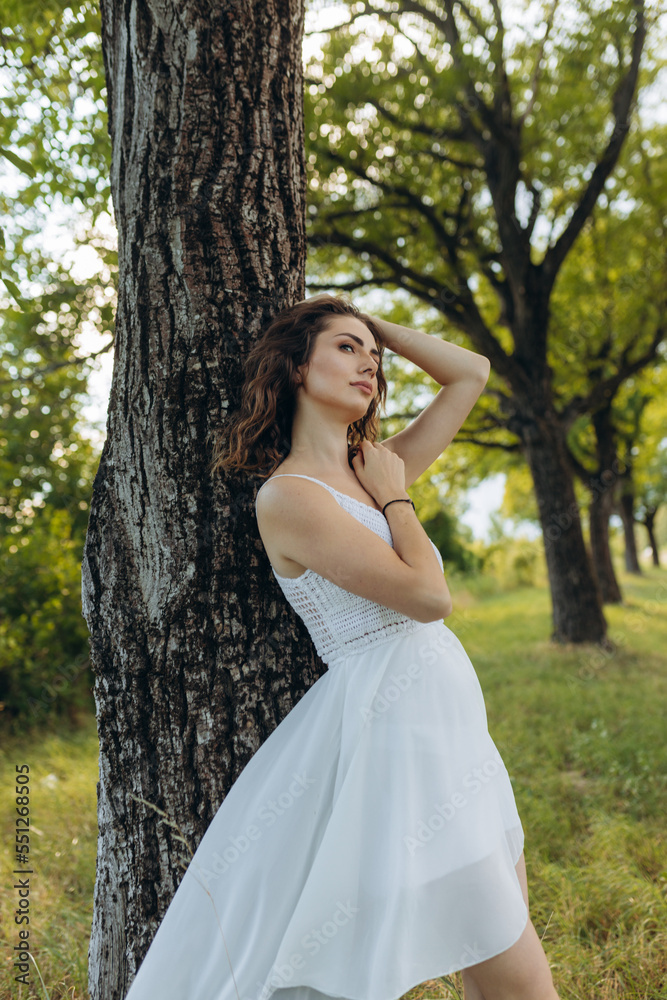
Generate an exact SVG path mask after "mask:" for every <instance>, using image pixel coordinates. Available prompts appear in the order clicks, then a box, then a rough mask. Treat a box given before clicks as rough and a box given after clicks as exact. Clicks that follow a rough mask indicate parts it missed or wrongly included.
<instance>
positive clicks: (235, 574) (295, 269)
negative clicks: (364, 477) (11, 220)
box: [82, 0, 323, 1000]
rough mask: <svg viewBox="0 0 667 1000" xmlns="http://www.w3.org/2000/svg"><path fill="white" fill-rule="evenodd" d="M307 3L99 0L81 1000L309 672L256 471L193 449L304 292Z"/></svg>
mask: <svg viewBox="0 0 667 1000" xmlns="http://www.w3.org/2000/svg"><path fill="white" fill-rule="evenodd" d="M303 15H304V12H303V3H302V0H283V2H281V3H278V2H272V0H269V2H267V0H250V2H248V3H246V4H244V5H243V7H242V8H241V7H240V6H239V5H238V4H235V3H232V2H223V3H203V4H202V3H194V2H193V0H180V2H178V3H175V2H172V0H166V2H161V3H157V2H153V0H148V2H146V3H142V4H135V3H133V2H131V0H103V2H102V39H103V51H104V63H105V70H106V78H107V87H108V106H109V129H110V133H111V139H112V166H111V187H112V194H113V204H114V209H115V215H116V223H117V227H118V270H119V288H118V310H117V317H116V331H115V356H114V369H113V382H112V388H111V395H110V400H109V414H108V424H107V439H106V443H105V446H104V450H103V454H102V457H101V461H100V465H99V469H98V472H97V476H96V478H95V484H94V493H93V499H92V507H91V513H90V520H89V526H88V535H87V541H86V547H85V555H84V560H83V567H82V576H83V607H84V614H85V617H86V620H87V623H88V626H89V629H90V646H91V655H92V660H93V665H94V669H95V673H96V683H95V697H96V702H97V714H98V728H99V737H100V781H99V786H98V818H99V831H100V832H99V853H98V860H97V879H96V885H95V905H94V919H93V930H92V938H91V944H90V956H89V981H90V992H91V996H92V997H93V998H94V1000H98V998H102V997H103V998H104V1000H111V998H117V997H121V996H123V995H124V992H125V990H126V987H127V985H128V983H129V980H130V979H131V978H132V977H133V974H134V972H135V970H136V969H137V967H138V965H139V963H140V962H141V960H142V958H143V956H144V954H145V952H146V950H147V948H148V946H149V944H150V942H151V940H152V937H153V935H154V932H155V930H156V927H157V925H158V923H159V921H160V920H161V918H162V916H163V915H164V912H165V910H166V908H167V906H168V904H169V902H170V899H171V898H172V896H173V893H174V892H175V890H176V888H177V885H178V883H179V881H180V877H181V876H182V872H179V864H181V865H184V864H185V863H186V862H187V861H188V859H189V850H188V847H189V849H190V850H193V851H194V849H195V848H196V846H197V844H198V842H199V840H200V839H201V836H202V835H203V833H204V831H205V830H206V828H207V826H208V825H209V823H210V821H211V819H212V817H213V815H214V814H215V812H216V810H217V808H218V806H219V805H220V803H221V801H222V799H223V798H224V796H225V794H226V792H227V790H228V789H229V787H230V785H231V784H232V783H233V782H234V780H235V779H236V778H237V777H238V775H239V773H240V772H241V771H242V769H243V768H244V766H245V765H246V764H247V763H248V761H249V760H250V758H251V757H252V755H253V754H254V752H255V751H256V750H257V749H258V747H259V746H260V745H261V743H262V742H263V741H264V740H265V739H266V737H267V736H268V735H269V733H270V732H271V731H272V730H273V729H274V728H275V726H276V725H277V724H278V723H279V722H280V721H281V719H282V718H283V717H284V716H285V715H286V714H287V712H288V711H289V710H290V708H291V707H292V706H293V704H294V703H295V702H296V701H297V700H298V699H299V698H300V697H301V696H302V695H303V694H304V692H305V691H306V690H307V689H308V687H309V686H310V685H311V684H312V683H313V681H314V680H315V679H316V678H317V677H318V676H319V675H320V674H321V673H322V671H323V665H322V664H321V663H320V662H319V661H318V660H317V658H316V655H315V653H314V651H313V649H312V645H311V643H310V642H308V641H307V633H306V631H305V628H303V626H302V625H301V624H300V623H299V622H298V621H297V620H296V618H295V616H294V615H293V614H292V612H291V611H290V610H289V609H288V608H287V607H286V605H285V603H284V601H282V600H278V599H277V586H276V584H275V582H274V581H273V580H272V577H271V574H270V573H269V571H268V570H269V566H268V562H267V560H266V558H265V556H264V555H263V553H262V548H261V543H260V540H259V535H258V532H257V527H256V522H255V518H254V508H253V500H254V495H255V490H256V487H257V485H258V484H257V481H256V480H253V479H248V478H247V477H243V476H240V477H231V476H220V475H219V474H218V475H215V476H213V477H212V476H211V475H210V474H209V473H208V471H207V469H208V463H209V461H210V459H211V454H212V448H213V443H214V438H215V436H216V434H217V433H218V432H219V431H220V429H221V427H222V425H223V423H224V418H225V413H226V411H227V410H228V409H230V408H231V409H233V408H235V407H236V406H237V405H238V404H239V402H240V398H239V393H240V386H241V384H242V381H243V371H244V358H245V356H246V354H247V352H248V350H249V348H250V346H251V345H252V343H253V342H254V340H255V338H256V336H257V335H258V334H259V332H260V330H261V329H262V328H263V327H264V326H265V325H266V323H267V322H268V321H269V320H270V319H271V318H272V317H273V316H274V315H275V313H276V312H278V311H279V310H280V309H282V308H284V307H286V306H288V305H290V304H291V303H292V302H294V301H296V300H299V299H302V298H303V297H304V287H305V283H304V265H305V204H304V201H305V169H304V160H303V97H302V92H303V91H302V88H303V84H302V68H301V36H302V29H303ZM304 640H306V641H304ZM158 810H160V812H159V811H158ZM163 819H164V822H163ZM176 829H178V830H179V831H180V833H179V834H177V833H176ZM181 836H182V837H183V840H184V841H185V842H186V843H187V845H188V847H186V846H185V844H184V843H183V840H181V839H180V837H181Z"/></svg>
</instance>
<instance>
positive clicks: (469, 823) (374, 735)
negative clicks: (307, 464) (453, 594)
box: [126, 476, 528, 1000]
mask: <svg viewBox="0 0 667 1000" xmlns="http://www.w3.org/2000/svg"><path fill="white" fill-rule="evenodd" d="M274 478H277V477H274ZM298 478H305V479H312V478H313V477H311V476H301V477H298ZM313 481H314V482H319V480H313ZM320 485H321V486H323V487H325V488H326V489H327V490H328V491H329V492H330V493H331V494H332V495H333V496H334V497H335V499H336V500H337V502H338V503H339V504H340V505H341V506H342V507H343V508H344V510H346V511H347V512H348V513H349V514H350V515H351V516H352V517H354V518H356V519H357V520H358V521H360V522H361V523H362V524H364V525H366V527H368V528H369V529H370V530H371V531H374V532H375V533H376V534H378V535H379V536H380V537H381V538H383V539H384V540H385V541H386V542H387V544H388V545H392V544H393V543H392V536H391V531H390V529H389V525H388V523H387V520H386V518H385V517H384V515H383V514H382V513H381V511H379V510H377V509H375V508H374V507H371V506H370V505H367V504H365V503H364V502H363V501H360V500H357V499H355V498H354V497H350V496H347V494H344V493H340V492H339V491H338V490H335V489H334V488H333V487H331V486H329V485H328V484H326V483H320ZM432 544H433V543H432ZM434 549H435V551H436V553H437V551H438V550H437V549H436V548H435V546H434ZM438 559H440V556H439V553H438ZM440 563H441V565H442V560H441V559H440ZM274 575H275V577H276V579H277V581H278V584H279V585H280V587H281V589H282V590H283V592H284V594H285V597H286V598H287V600H288V601H289V603H290V604H291V605H292V607H293V608H294V609H295V611H296V612H297V613H298V614H299V615H300V616H301V618H302V619H303V621H304V622H305V624H306V626H307V628H308V630H309V632H310V635H311V636H312V639H313V642H314V644H315V647H316V649H317V651H318V653H319V655H320V656H321V657H322V659H323V660H324V662H325V663H326V664H327V668H328V669H327V672H326V673H325V674H323V675H322V676H321V677H320V678H319V679H318V680H317V681H316V682H315V683H314V684H313V685H312V687H311V688H309V690H308V691H307V692H306V694H305V695H304V696H303V698H302V699H301V700H300V701H299V702H298V703H297V704H296V705H295V706H294V708H293V709H292V710H291V712H290V713H289V714H288V715H287V716H286V717H285V719H283V721H282V722H281V723H280V725H279V726H278V727H277V728H276V729H275V730H274V731H273V732H272V733H271V735H270V736H269V737H268V739H267V740H266V741H265V742H264V743H263V744H262V746H261V747H260V748H259V750H258V751H257V752H256V753H255V755H254V756H253V758H252V759H251V760H250V761H249V763H248V764H247V765H246V767H245V768H244V770H243V771H242V773H241V774H240V775H239V777H238V778H237V780H236V782H235V783H234V785H233V786H232V787H231V789H230V790H229V792H228V793H227V796H226V798H225V799H224V801H223V802H222V805H221V806H220V808H219V809H218V811H217V813H216V815H215V817H214V818H213V820H212V822H211V824H210V826H209V828H208V830H207V831H206V833H205V835H204V837H203V839H202V841H201V843H200V844H199V847H198V848H197V851H196V852H195V855H194V857H193V859H192V861H191V862H190V865H189V867H188V869H187V871H186V873H185V875H184V876H183V879H182V881H181V883H180V885H179V887H178V889H177V891H176V894H175V895H174V898H173V899H172V902H171V904H170V906H169V908H168V910H167V912H166V914H165V916H164V919H163V921H162V923H161V924H160V926H159V928H158V930H157V933H156V935H155V938H154V939H153V942H152V944H151V946H150V948H149V950H148V952H147V954H146V956H145V958H144V961H143V963H142V964H141V966H140V968H139V970H138V972H137V975H136V976H135V979H134V981H133V983H132V985H131V987H130V990H129V992H128V993H127V997H126V1000H157V998H160V1000H268V998H269V997H270V996H271V995H272V994H274V993H275V994H276V998H277V1000H329V998H331V997H333V998H340V1000H343V998H345V1000H397V998H398V997H401V996H402V995H403V994H404V993H406V992H407V991H408V990H409V989H411V988H412V987H414V986H416V985H418V984H420V983H422V982H424V981H425V980H427V979H433V978H436V977H438V976H444V975H447V974H448V973H451V972H454V971H457V970H460V969H463V968H466V967H467V966H470V965H474V964H476V963H477V962H480V961H482V960H484V959H487V958H491V957H492V956H494V955H497V954H499V953H500V952H502V951H504V950H505V949H507V948H509V947H510V946H511V945H512V944H514V942H515V941H517V939H518V938H519V937H520V935H521V933H522V931H523V930H524V927H525V926H526V921H527V918H528V914H527V911H526V907H525V904H524V901H523V896H522V892H521V887H520V884H519V880H518V878H517V875H516V871H515V865H516V862H517V861H518V859H519V857H520V855H521V852H522V849H523V831H522V827H521V822H520V819H519V816H518V814H517V810H516V806H515V802H514V795H513V792H512V786H511V784H510V780H509V777H508V774H507V771H506V769H505V767H504V765H503V762H502V760H501V758H500V755H499V753H498V751H497V749H496V747H495V745H494V743H493V741H492V740H491V737H490V736H489V733H488V729H487V719H486V711H485V707H484V700H483V697H482V692H481V689H480V686H479V682H478V679H477V676H476V674H475V671H474V669H473V666H472V664H471V662H470V660H469V659H468V656H467V655H466V653H465V651H464V649H463V647H462V645H461V643H460V642H459V640H458V639H457V638H456V636H455V635H454V634H453V632H451V631H450V629H449V628H447V626H446V625H445V624H444V623H443V622H442V621H440V620H438V621H434V622H429V623H423V622H418V621H415V620H414V619H411V618H405V617H404V616H402V615H400V614H399V613H397V612H395V611H392V610H391V609H389V608H386V607H384V606H382V605H379V604H375V603H374V602H373V601H369V600H365V599H363V598H360V597H357V596H355V595H354V594H351V593H349V592H348V591H345V590H343V589H341V588H340V587H337V586H336V585H335V584H333V583H332V582H331V581H329V580H327V579H325V578H324V577H322V576H319V575H318V574H317V573H314V572H312V571H311V570H306V571H305V572H304V573H303V574H302V575H301V576H299V577H296V578H295V579H292V578H289V579H288V578H286V577H281V576H279V575H278V574H277V573H275V570H274Z"/></svg>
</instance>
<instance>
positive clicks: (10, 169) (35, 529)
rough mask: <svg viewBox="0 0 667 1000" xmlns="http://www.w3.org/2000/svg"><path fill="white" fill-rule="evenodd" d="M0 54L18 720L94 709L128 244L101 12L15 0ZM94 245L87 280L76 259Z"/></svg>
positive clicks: (3, 654)
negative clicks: (95, 546) (87, 539)
mask: <svg viewBox="0 0 667 1000" xmlns="http://www.w3.org/2000/svg"><path fill="white" fill-rule="evenodd" d="M0 62H1V65H2V76H1V79H0V87H1V88H2V100H3V113H2V116H1V117H0V173H1V174H2V183H0V236H1V239H0V279H1V280H0V317H1V320H2V322H1V324H0V412H1V414H2V432H1V434H0V513H1V514H2V516H1V517H0V559H1V560H2V579H3V593H2V596H1V597H0V603H1V605H2V607H1V610H2V616H1V617H2V624H1V625H0V703H1V704H2V708H3V711H2V716H1V722H2V725H3V727H5V728H6V727H10V728H13V729H16V728H18V727H19V726H20V727H26V726H30V725H33V724H40V725H43V723H44V720H45V718H46V717H47V716H48V715H52V714H60V713H63V712H72V711H74V710H75V709H76V707H84V706H87V707H88V708H90V707H91V706H92V683H93V676H92V673H91V671H90V664H89V657H88V638H87V630H86V627H85V622H84V621H83V619H82V617H81V601H80V593H81V581H80V576H81V574H80V560H81V550H82V548H83V542H84V536H85V531H86V524H87V520H88V501H89V497H90V486H91V482H92V478H93V475H94V470H95V467H96V464H97V461H98V458H99V453H98V452H97V451H96V448H95V446H94V445H93V444H92V443H91V440H90V437H89V436H88V434H87V433H86V430H87V428H86V427H85V425H86V423H87V421H86V420H85V418H84V406H85V404H86V403H87V402H88V398H87V388H88V381H89V378H90V376H91V373H92V372H94V371H95V370H96V369H98V368H99V365H100V359H101V356H102V355H103V354H104V353H106V352H107V351H109V350H110V348H111V346H112V319H113V306H114V298H115V289H114V284H113V281H114V275H115V248H114V246H113V243H111V244H110V242H109V239H108V236H107V235H106V234H105V233H104V232H102V231H98V229H97V223H98V221H99V220H100V218H101V217H102V216H103V215H104V212H105V209H106V208H107V207H108V198H109V182H108V178H106V177H105V175H106V173H107V161H108V149H109V141H108V135H107V133H106V120H105V115H104V113H103V112H104V109H105V107H106V104H105V101H104V98H103V96H102V94H101V90H102V88H103V86H104V74H103V67H102V58H101V45H100V41H99V13H98V11H97V10H96V9H95V7H94V5H93V4H90V3H83V2H77V0H75V2H73V3H65V2H62V0H60V2H55V3H53V4H50V5H49V6H48V8H47V7H45V6H44V5H43V4H41V3H33V2H31V0H28V2H27V3H20V4H19V3H15V2H13V0H8V3H6V4H4V5H3V24H2V26H0ZM73 218H74V219H75V220H76V221H75V223H72V221H71V220H72V219H73ZM58 222H60V223H62V225H61V226H60V228H58V226H57V223H58ZM67 223H70V225H71V227H72V229H76V231H77V235H78V240H77V237H74V236H70V235H69V234H68V233H67V231H66V224H67ZM60 233H63V235H64V239H62V238H58V239H56V238H55V236H56V234H58V236H60ZM82 245H85V247H86V251H87V258H88V270H89V273H90V275H91V276H90V277H86V278H83V277H81V275H80V274H79V273H77V270H76V267H75V266H74V260H73V258H70V259H69V260H68V259H67V252H69V251H70V250H75V249H76V247H77V246H82ZM63 246H64V251H65V252H64V251H63ZM91 331H96V333H97V339H98V341H102V346H101V347H100V348H99V349H96V350H95V351H92V352H91V350H90V348H86V347H85V346H84V343H85V342H87V340H88V338H89V335H90V333H91ZM105 339H106V343H104V341H105Z"/></svg>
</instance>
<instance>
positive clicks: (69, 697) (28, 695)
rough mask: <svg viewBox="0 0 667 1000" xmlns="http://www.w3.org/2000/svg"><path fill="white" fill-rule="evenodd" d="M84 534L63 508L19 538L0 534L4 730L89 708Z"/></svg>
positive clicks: (38, 520) (1, 718) (42, 517)
mask: <svg viewBox="0 0 667 1000" xmlns="http://www.w3.org/2000/svg"><path fill="white" fill-rule="evenodd" d="M81 550H82V541H81V537H80V536H79V537H77V535H76V534H75V533H73V524H72V519H71V517H70V515H69V512H68V511H67V510H50V509H49V510H47V511H42V512H40V513H39V514H38V515H37V516H36V517H35V519H34V522H33V524H32V527H31V530H30V531H29V532H25V533H23V534H22V535H21V536H20V537H18V538H16V539H15V538H13V537H12V536H11V535H8V536H5V537H3V538H0V567H1V570H2V574H1V575H2V579H3V590H2V593H1V594H0V705H1V707H2V715H1V716H0V725H2V728H3V729H5V730H6V729H12V730H13V731H16V730H17V729H19V728H20V727H24V726H26V725H31V724H34V723H35V722H37V721H39V720H42V721H43V720H44V719H46V718H47V717H48V716H58V715H63V714H70V713H71V712H72V711H76V710H77V709H81V708H84V709H87V710H90V709H91V708H92V707H93V700H92V694H91V690H92V684H93V674H92V670H91V667H90V662H89V656H88V630H87V627H86V623H85V620H84V618H83V616H82V614H81Z"/></svg>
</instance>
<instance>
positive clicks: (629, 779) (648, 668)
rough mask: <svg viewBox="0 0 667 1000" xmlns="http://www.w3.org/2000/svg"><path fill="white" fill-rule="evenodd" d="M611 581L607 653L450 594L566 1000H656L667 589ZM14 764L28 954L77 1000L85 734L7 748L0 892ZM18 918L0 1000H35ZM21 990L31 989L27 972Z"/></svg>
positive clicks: (10, 897) (453, 992)
mask: <svg viewBox="0 0 667 1000" xmlns="http://www.w3.org/2000/svg"><path fill="white" fill-rule="evenodd" d="M619 576H620V580H621V586H622V589H623V592H624V595H625V604H624V605H622V606H618V607H608V608H606V609H605V614H606V616H607V620H608V622H609V636H610V638H611V640H612V642H613V643H614V649H613V650H608V651H602V650H597V649H595V648H593V647H590V646H587V647H577V646H554V645H552V644H551V643H550V642H549V640H548V635H549V633H550V603H549V596H548V593H547V591H546V590H545V589H539V588H531V589H528V588H526V589H523V590H515V591H512V592H510V593H505V594H494V595H487V596H485V597H475V596H474V595H470V594H468V595H467V597H466V595H464V594H461V595H460V599H459V600H458V601H457V594H456V593H455V594H454V601H455V606H456V608H457V610H456V611H455V612H454V614H453V615H452V616H451V617H450V618H449V619H448V620H447V624H448V625H449V626H450V627H451V628H452V629H453V631H455V632H456V633H457V634H458V635H459V637H460V638H461V640H462V642H463V644H464V646H465V648H466V650H467V651H468V653H469V655H470V658H471V660H472V662H473V663H474V664H475V667H476V670H477V672H478V675H479V677H480V680H481V683H482V687H483V690H484V693H485V699H486V704H487V711H488V718H489V728H490V730H491V734H492V736H493V738H494V740H495V742H496V744H497V745H498V747H499V749H500V750H501V753H502V755H503V758H504V760H505V762H506V764H507V766H508V769H509V772H510V775H511V777H512V781H513V785H514V789H515V794H516V798H517V804H518V807H519V812H520V814H521V817H522V821H523V824H524V829H525V832H526V862H527V868H528V880H529V886H530V894H531V914H532V918H533V922H534V923H535V926H536V928H537V931H538V933H539V934H540V935H544V937H543V941H544V947H545V951H546V953H547V957H548V959H549V962H550V963H551V966H552V969H553V973H554V980H555V982H556V985H557V989H558V991H559V993H560V996H561V998H562V1000H612V998H614V1000H616V998H618V1000H620V998H623V1000H658V998H667V898H666V897H667V830H666V828H665V822H664V817H665V815H666V814H667V741H666V740H665V722H664V719H665V705H666V704H667V657H666V656H665V650H667V614H666V611H667V572H665V571H664V570H658V569H653V568H650V569H647V570H646V572H645V575H644V576H643V577H640V578H634V577H632V576H629V575H626V574H623V573H620V574H619ZM24 761H26V762H27V763H28V764H29V765H30V769H31V780H32V796H31V810H32V812H31V815H32V822H33V824H34V826H33V831H32V833H31V850H32V861H33V865H32V867H33V868H34V871H35V874H34V875H33V876H32V880H33V881H32V883H31V897H30V899H31V924H30V928H31V938H30V940H31V946H32V949H33V954H34V956H35V959H36V961H37V964H38V966H39V969H40V971H41V973H42V976H43V977H44V981H45V984H46V987H47V989H48V993H49V997H50V1000H60V998H61V997H69V998H71V1000H84V998H87V997H88V994H87V991H86V964H87V949H88V937H89V934H90V924H91V919H92V892H93V884H94V873H95V850H96V820H95V800H96V781H97V737H96V730H95V723H94V720H93V719H90V718H84V719H82V720H81V722H80V725H79V726H78V727H77V728H75V729H71V728H70V729H67V730H65V729H62V730H60V731H58V730H57V729H56V730H54V731H52V732H50V733H46V734H45V733H32V734H26V735H25V736H24V738H23V739H21V740H15V741H13V742H9V741H8V742H7V743H6V745H5V746H4V747H3V750H2V754H1V755H0V769H1V771H2V778H3V781H2V791H1V792H0V796H1V801H2V818H3V852H2V855H1V858H2V869H3V871H2V877H3V885H5V886H7V885H9V886H11V885H12V881H10V880H11V879H12V876H11V874H10V873H11V872H12V870H13V867H14V865H13V856H12V855H11V854H10V845H11V844H12V843H13V833H14V828H13V823H14V813H13V808H14V803H13V779H14V770H13V769H14V765H15V764H16V763H22V762H24ZM50 775H52V776H54V777H49V776H50ZM10 838H11V839H10ZM15 905H16V897H15V893H14V892H13V891H12V892H9V893H5V894H4V896H3V899H2V903H1V904H0V916H1V919H2V929H3V937H4V940H5V944H3V968H2V973H1V976H2V978H1V979H0V998H1V1000H5V998H9V997H12V998H20V1000H31V998H33V997H35V998H36V997H40V998H43V997H44V996H45V993H44V992H43V991H42V990H37V988H36V986H35V985H33V986H32V987H30V988H27V987H17V984H15V983H13V982H12V976H13V973H12V971H11V968H12V967H11V955H9V953H10V951H11V947H12V946H13V944H14V943H15V942H16V937H15V932H16V928H15V927H14V924H13V910H14V907H15ZM33 913H34V916H33ZM7 956H9V958H8V957H7ZM30 980H31V982H32V983H33V984H38V982H39V981H38V978H37V976H36V974H35V972H34V967H33V969H32V970H31V976H30ZM460 995H462V991H461V981H460V976H452V977H448V978H446V979H441V980H437V981H430V982H426V983H424V984H422V985H420V986H419V987H416V988H415V989H413V990H411V991H410V992H409V993H408V994H406V1000H427V998H428V1000H430V998H433V1000H438V998H443V1000H444V998H450V997H451V998H453V997H457V996H460Z"/></svg>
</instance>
